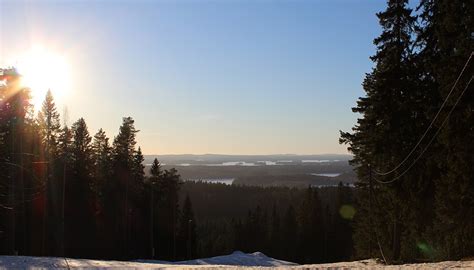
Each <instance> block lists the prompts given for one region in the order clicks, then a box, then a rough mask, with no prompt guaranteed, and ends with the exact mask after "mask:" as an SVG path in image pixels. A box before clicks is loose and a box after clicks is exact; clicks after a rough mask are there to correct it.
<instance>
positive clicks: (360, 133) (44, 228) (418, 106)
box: [0, 0, 474, 263]
mask: <svg viewBox="0 0 474 270" xmlns="http://www.w3.org/2000/svg"><path fill="white" fill-rule="evenodd" d="M420 2H421V3H420V5H419V6H418V7H417V9H416V10H415V11H413V10H411V9H410V8H409V6H408V4H407V1H406V0H389V1H387V9H386V10H385V11H383V12H380V13H378V14H377V16H378V18H379V21H380V25H381V27H382V30H383V31H382V34H381V35H380V36H379V37H378V38H376V39H375V40H374V44H375V45H376V47H377V51H376V54H375V55H374V56H372V57H371V59H372V60H373V62H374V67H373V69H372V70H371V71H370V72H369V73H368V74H366V78H365V80H364V83H363V88H364V90H365V92H366V95H365V96H364V97H361V98H360V99H359V100H358V101H357V105H356V107H355V108H353V111H354V112H355V113H358V115H359V119H358V121H357V124H356V125H355V126H354V128H353V129H352V131H350V132H341V137H340V142H341V143H342V144H347V145H348V149H349V151H350V152H352V153H353V154H354V159H353V160H352V161H351V164H352V165H353V166H354V168H355V170H356V173H357V182H356V184H355V188H352V187H349V186H346V185H343V184H339V185H338V186H335V187H324V188H317V187H308V186H306V183H305V184H302V185H300V188H288V187H281V186H279V187H273V186H272V185H266V184H262V186H260V187H257V186H241V185H231V186H227V185H223V184H206V183H192V182H183V181H182V179H181V176H180V175H179V173H178V171H177V170H176V169H174V168H168V167H167V168H162V167H161V164H160V163H159V161H158V160H153V164H152V165H151V166H150V167H147V168H146V171H145V166H144V156H143V154H142V151H141V149H140V147H138V146H137V141H136V134H137V132H138V130H137V129H136V128H135V122H134V120H133V118H131V117H124V118H123V122H122V125H121V126H120V127H119V129H118V133H117V135H116V136H115V137H114V138H113V139H109V137H108V136H107V135H106V134H105V132H104V131H103V130H102V129H100V130H98V131H97V132H96V133H95V134H94V135H91V133H90V132H89V130H88V127H87V124H86V121H85V120H84V119H82V118H80V119H78V120H77V121H76V122H74V123H73V124H72V125H71V126H68V125H65V124H62V125H61V122H60V115H59V113H58V112H57V108H56V105H55V102H54V98H53V96H52V94H51V92H48V93H47V95H46V98H45V100H44V102H43V106H42V108H41V109H40V110H39V112H38V114H37V115H35V114H34V112H33V108H32V105H31V99H30V94H29V89H27V88H23V87H21V85H20V84H19V77H18V75H17V74H16V73H15V70H14V69H13V68H12V69H6V70H5V72H6V73H5V74H7V73H8V74H7V76H5V77H6V80H5V83H4V85H0V253H1V254H18V255H41V256H68V257H80V258H102V259H121V260H128V259H159V260H184V259H188V258H197V257H206V256H213V255H222V254H226V253H230V252H232V251H234V250H242V251H262V252H264V253H266V254H267V255H269V256H273V257H276V258H281V259H286V260H289V261H294V262H298V263H317V262H332V261H340V260H349V259H356V258H369V257H370V258H374V257H377V258H380V259H383V260H386V261H387V262H392V263H396V262H402V261H404V262H407V261H426V260H441V259H459V258H463V257H469V256H473V255H474V211H473V209H474V181H473V175H474V166H473V164H474V155H473V153H474V144H473V143H472V142H473V141H474V129H473V123H474V109H473V108H474V91H472V85H471V86H470V83H471V81H472V79H473V73H474V65H473V62H474V59H472V58H474V56H473V53H472V52H473V51H474V35H473V33H474V16H473V14H474V2H472V1H465V0H421V1H420ZM341 76H342V74H341ZM184 132H185V131H184ZM145 173H146V174H145ZM275 177H277V178H282V176H275ZM283 178H284V177H283ZM248 179H249V178H247V180H248ZM250 180H251V182H253V183H254V182H256V181H258V179H250ZM240 181H245V178H242V179H241V180H240ZM283 182H284V181H283Z"/></svg>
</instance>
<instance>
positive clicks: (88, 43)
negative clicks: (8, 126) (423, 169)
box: [0, 0, 385, 155]
mask: <svg viewBox="0 0 474 270" xmlns="http://www.w3.org/2000/svg"><path fill="white" fill-rule="evenodd" d="M384 4H385V3H384V1H343V0H341V1H326V2H320V1H297V2H289V1H288V2H287V1H281V2H272V4H270V3H269V2H268V3H267V2H257V3H251V2H246V1H229V2H215V1H205V2H193V1H177V2H170V1H157V2H148V1H138V2H137V3H136V4H135V3H134V5H130V4H127V3H126V2H113V4H109V2H108V1H98V2H90V1H84V2H81V1H77V2H75V1H73V2H71V1H64V2H61V1H59V2H50V1H37V2H24V1H0V15H1V16H0V39H1V40H2V41H7V40H8V42H2V43H1V44H0V66H8V65H19V66H21V64H22V61H23V56H24V55H25V54H27V53H28V52H30V51H31V50H32V49H33V51H34V50H37V48H40V49H39V50H45V51H47V52H48V53H51V55H60V56H61V58H60V59H59V60H61V61H59V60H58V61H57V62H54V63H47V62H49V61H48V59H46V60H45V59H40V60H38V61H39V63H35V64H38V65H39V66H40V67H43V66H46V67H47V69H45V73H46V75H45V76H54V75H48V70H49V71H50V72H49V73H53V74H54V73H56V72H64V73H67V74H61V77H62V78H68V79H67V80H66V79H64V81H62V82H60V83H57V84H54V85H41V89H38V87H40V86H37V87H36V88H37V89H35V87H33V98H34V100H36V101H35V104H36V106H39V104H40V102H41V100H42V99H43V97H44V92H45V91H46V88H47V87H49V88H52V92H53V94H54V96H55V98H56V100H57V103H58V108H59V112H60V113H61V114H63V108H64V107H67V109H68V117H67V119H66V121H67V123H69V125H70V124H71V123H73V122H74V121H76V120H77V119H78V118H79V117H84V118H85V120H86V122H87V124H88V125H89V131H90V133H91V134H94V133H95V132H96V131H97V129H98V128H99V127H102V128H103V129H104V130H105V131H106V132H107V135H108V136H109V137H110V138H113V137H114V136H115V135H116V134H117V133H118V128H119V126H120V124H121V121H122V117H123V116H131V117H133V118H134V119H135V125H136V127H137V129H139V130H141V131H140V132H139V134H138V136H137V139H138V144H139V145H140V146H141V148H142V150H143V152H144V153H145V154H160V153H161V154H163V153H167V154H186V153H192V154H200V153H216V154H231V155H232V154H247V155H262V154H274V153H296V154H318V153H335V154H347V150H346V146H341V145H339V144H338V138H339V130H345V131H347V130H350V128H351V127H352V126H353V125H354V123H355V121H356V115H355V114H353V113H352V112H351V107H353V106H354V105H355V102H356V99H357V98H358V97H359V96H361V95H363V91H362V86H361V83H362V80H363V78H364V74H365V73H366V72H369V71H370V69H371V67H372V63H371V61H370V59H369V56H370V55H372V54H373V53H374V51H375V48H374V46H373V44H372V39H373V38H374V37H376V36H377V35H378V34H379V33H380V27H379V26H378V23H377V18H376V16H375V13H376V12H378V11H381V10H383V9H384ZM91 29H93V31H90V30H91ZM349 45H350V50H348V49H347V48H348V46H349ZM97 60H99V61H97ZM65 70H67V72H66V71H65ZM340 76H343V77H344V80H341V79H340ZM52 81H54V80H52ZM58 88H59V89H58ZM61 88H68V89H61ZM83 108H87V110H84V109H83Z"/></svg>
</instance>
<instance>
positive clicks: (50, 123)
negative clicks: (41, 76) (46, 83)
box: [37, 90, 61, 159]
mask: <svg viewBox="0 0 474 270" xmlns="http://www.w3.org/2000/svg"><path fill="white" fill-rule="evenodd" d="M37 121H38V125H39V129H40V134H41V137H42V139H43V143H44V145H45V147H46V149H45V150H46V154H47V155H48V157H49V158H50V159H51V158H52V159H54V157H55V154H56V150H57V143H58V135H59V133H60V129H61V124H60V119H59V113H58V112H57V109H56V104H55V102H54V98H53V94H52V93H51V90H48V92H47V93H46V97H45V99H44V101H43V105H42V107H41V110H40V111H39V112H38V117H37Z"/></svg>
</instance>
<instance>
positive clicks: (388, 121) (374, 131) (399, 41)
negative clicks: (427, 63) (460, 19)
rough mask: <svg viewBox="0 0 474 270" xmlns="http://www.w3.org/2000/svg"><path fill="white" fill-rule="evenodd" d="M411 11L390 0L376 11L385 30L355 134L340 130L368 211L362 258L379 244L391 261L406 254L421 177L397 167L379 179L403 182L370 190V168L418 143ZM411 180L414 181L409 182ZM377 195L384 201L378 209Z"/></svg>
mask: <svg viewBox="0 0 474 270" xmlns="http://www.w3.org/2000/svg"><path fill="white" fill-rule="evenodd" d="M411 13H412V11H411V9H409V8H408V6H407V1H406V0H389V1H388V4H387V9H386V10H385V11H384V12H380V13H378V14H377V16H378V18H379V21H380V25H381V26H382V29H383V31H382V34H381V35H380V36H379V37H378V38H376V39H375V40H374V44H375V45H376V46H377V52H376V54H375V55H374V56H372V57H371V59H372V61H374V63H375V67H374V68H373V70H372V72H371V73H369V74H367V75H366V78H365V80H364V83H363V88H364V90H365V92H366V96H365V97H361V98H360V99H359V101H358V102H357V106H356V107H355V108H353V111H354V112H355V113H359V114H361V118H359V119H358V120H357V124H356V126H355V127H354V128H353V133H341V139H340V142H341V143H346V144H349V148H348V149H349V151H351V152H352V153H353V154H354V159H353V160H352V161H351V163H352V164H353V165H354V166H355V168H356V171H357V174H358V183H357V188H358V194H359V196H358V198H359V211H358V212H357V213H358V215H364V216H359V217H356V222H357V223H358V224H356V225H355V236H354V237H355V242H356V243H355V245H356V252H357V255H358V256H359V257H372V256H376V253H375V252H374V251H375V250H376V249H375V246H376V245H377V244H379V243H380V245H381V247H382V249H383V250H384V251H385V253H386V255H388V256H389V258H390V259H391V260H399V259H400V258H401V254H402V250H401V248H402V241H403V239H402V236H403V235H404V229H405V226H406V222H407V216H408V213H409V212H410V209H409V208H407V206H408V205H406V202H407V201H409V200H410V197H409V196H407V194H409V192H407V190H410V189H411V188H412V187H413V185H412V184H413V182H412V183H410V182H409V181H417V180H416V179H415V177H413V175H412V174H407V175H404V176H402V175H401V170H400V171H398V170H397V171H395V172H394V173H393V174H389V175H387V176H377V179H378V180H379V181H389V180H391V179H393V178H394V177H400V179H399V180H398V181H393V182H392V183H391V184H385V185H384V184H379V185H375V183H376V181H373V183H374V184H373V185H372V187H373V189H372V190H373V192H370V190H369V170H372V171H373V172H375V171H382V172H384V171H387V170H390V169H392V168H393V167H394V166H396V165H397V164H399V163H400V162H402V160H403V159H404V157H405V156H406V155H407V154H408V153H409V152H410V150H411V149H412V147H413V146H414V145H415V144H416V141H415V140H416V139H417V135H418V133H417V131H418V129H419V126H418V125H420V123H419V122H420V120H419V119H417V115H419V114H417V113H416V112H414V111H413V106H410V105H411V104H412V102H413V99H414V98H413V94H414V91H416V87H417V84H416V83H414V82H413V76H416V74H418V73H419V71H418V69H417V67H416V66H415V65H413V50H412V48H413V46H414V45H413V44H414V41H413V34H414V31H415V18H414V17H413V16H412V14H411ZM421 122H422V123H423V121H421ZM404 168H406V167H404ZM406 183H409V184H408V185H407V186H405V185H406ZM371 193H372V194H371ZM371 197H373V198H372V201H371V200H370V199H369V198H371ZM375 197H377V199H378V201H379V202H381V203H380V204H379V206H378V207H376V205H375V202H376V201H375ZM407 212H408V213H407ZM369 213H370V215H369ZM407 241H409V240H407ZM411 245H412V246H414V245H416V244H415V243H412V244H411Z"/></svg>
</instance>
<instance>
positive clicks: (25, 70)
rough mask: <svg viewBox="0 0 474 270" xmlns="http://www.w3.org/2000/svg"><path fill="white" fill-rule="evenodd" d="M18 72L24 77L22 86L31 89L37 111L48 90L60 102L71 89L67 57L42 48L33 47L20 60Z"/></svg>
mask: <svg viewBox="0 0 474 270" xmlns="http://www.w3.org/2000/svg"><path fill="white" fill-rule="evenodd" d="M18 71H19V73H20V74H21V76H22V84H23V85H24V86H25V87H29V88H30V89H31V98H32V104H33V105H34V107H35V110H38V109H39V108H41V104H42V102H43V100H44V97H45V96H46V92H47V91H48V89H50V90H51V92H52V93H53V96H54V98H55V100H56V101H58V100H62V99H63V98H64V96H65V95H66V94H67V93H68V92H69V90H70V88H71V77H70V76H71V73H70V67H69V64H68V61H67V60H66V57H65V56H64V55H62V54H61V53H58V52H54V51H51V50H47V49H46V48H44V47H41V46H35V47H33V48H32V49H31V50H29V51H28V52H26V53H25V54H24V56H22V57H21V58H20V60H19V62H18Z"/></svg>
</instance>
